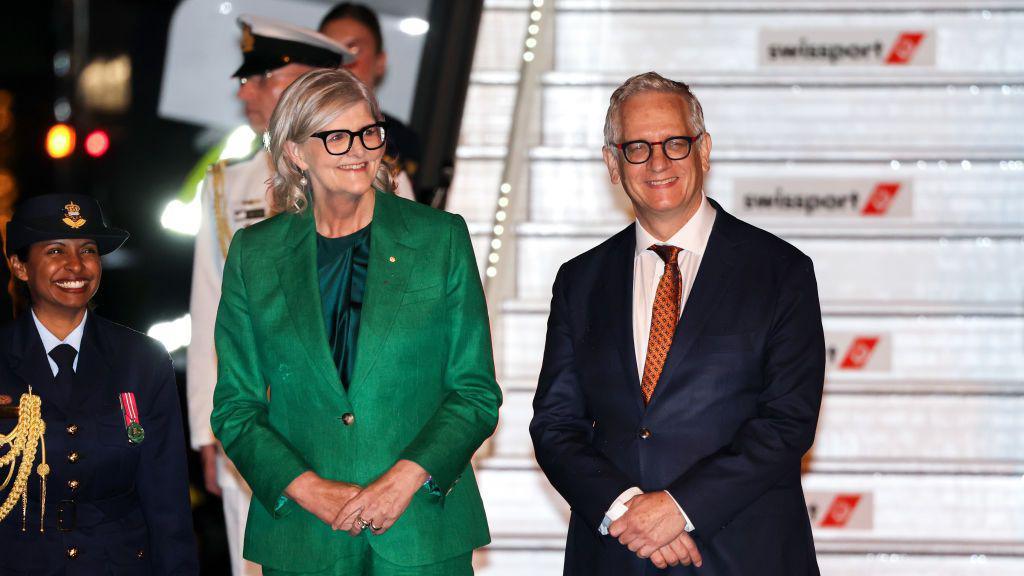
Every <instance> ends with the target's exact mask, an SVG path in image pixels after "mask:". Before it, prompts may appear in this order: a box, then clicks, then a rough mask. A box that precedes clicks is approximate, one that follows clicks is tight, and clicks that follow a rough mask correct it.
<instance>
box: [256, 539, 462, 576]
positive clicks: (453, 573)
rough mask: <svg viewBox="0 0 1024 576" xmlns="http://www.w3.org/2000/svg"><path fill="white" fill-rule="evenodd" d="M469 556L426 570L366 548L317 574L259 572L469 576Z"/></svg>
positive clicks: (290, 575) (268, 573) (268, 572)
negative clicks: (384, 556)
mask: <svg viewBox="0 0 1024 576" xmlns="http://www.w3.org/2000/svg"><path fill="white" fill-rule="evenodd" d="M472 574H473V553H472V552H470V553H468V554H463V555H462V556H456V557H455V558H451V559H448V560H444V561H442V562H438V563H437V564H428V565H426V566H399V565H398V564H392V563H391V562H388V561H387V560H385V559H383V558H381V557H380V556H378V555H377V554H376V553H375V552H374V551H373V548H372V547H370V545H369V544H367V545H366V546H365V547H364V549H363V554H362V556H355V557H346V558H342V559H341V560H338V562H337V563H335V564H334V566H330V567H328V568H326V569H324V570H322V571H320V572H289V571H287V570H272V569H270V568H263V576H472Z"/></svg>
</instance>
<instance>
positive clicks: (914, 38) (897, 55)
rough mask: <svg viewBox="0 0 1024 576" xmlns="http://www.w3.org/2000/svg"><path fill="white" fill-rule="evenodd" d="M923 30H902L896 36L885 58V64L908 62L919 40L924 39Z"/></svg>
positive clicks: (919, 43)
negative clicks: (902, 31)
mask: <svg viewBox="0 0 1024 576" xmlns="http://www.w3.org/2000/svg"><path fill="white" fill-rule="evenodd" d="M924 36H925V34H924V32H904V33H902V34H900V35H899V37H898V38H896V41H895V42H893V44H892V49H890V50H889V55H888V56H886V58H885V63H886V64H890V65H891V64H909V63H910V61H911V59H913V57H914V53H915V52H917V48H918V46H920V45H921V40H924Z"/></svg>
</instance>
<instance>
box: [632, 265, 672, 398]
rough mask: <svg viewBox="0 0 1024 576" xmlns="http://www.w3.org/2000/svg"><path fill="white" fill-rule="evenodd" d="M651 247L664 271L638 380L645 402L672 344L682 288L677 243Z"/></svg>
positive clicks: (655, 300) (652, 392)
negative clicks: (662, 261) (642, 367)
mask: <svg viewBox="0 0 1024 576" xmlns="http://www.w3.org/2000/svg"><path fill="white" fill-rule="evenodd" d="M648 250H653V251H654V252H655V253H656V254H657V255H658V256H660V257H661V259H662V260H664V261H665V273H664V274H663V275H662V276H661V280H660V281H659V282H658V291H657V292H656V293H655V294H654V309H653V310H652V313H651V336H650V338H649V339H648V340H647V359H646V360H644V377H643V379H642V380H640V393H641V394H643V395H644V405H645V406H646V405H647V403H649V402H650V401H651V395H653V394H654V387H655V386H657V385H658V378H659V377H661V369H662V368H664V366H665V357H667V356H668V349H669V348H671V347H672V335H673V334H675V331H676V324H677V323H678V322H679V300H680V298H679V295H680V293H681V292H682V289H683V282H682V280H683V279H682V274H680V272H679V262H678V258H679V252H680V250H681V248H677V247H676V246H666V245H655V246H651V247H650V248H648Z"/></svg>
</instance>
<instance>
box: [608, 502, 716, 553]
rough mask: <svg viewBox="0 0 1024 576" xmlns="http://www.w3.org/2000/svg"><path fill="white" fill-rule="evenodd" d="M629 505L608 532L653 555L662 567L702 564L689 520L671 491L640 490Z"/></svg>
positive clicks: (627, 545) (623, 542)
mask: <svg viewBox="0 0 1024 576" xmlns="http://www.w3.org/2000/svg"><path fill="white" fill-rule="evenodd" d="M626 507H627V508H629V510H627V511H626V513H625V514H623V515H622V516H621V517H620V518H619V519H618V520H616V521H614V522H612V523H611V526H609V527H608V534H610V535H611V536H613V537H615V538H618V539H619V542H621V543H622V545H624V546H626V547H627V548H629V550H630V551H631V552H635V553H636V555H637V556H639V557H640V558H650V559H651V562H653V563H654V564H655V566H657V567H658V568H666V567H668V566H676V565H679V564H683V565H686V566H689V565H690V564H691V563H692V564H693V565H694V566H697V567H698V568H699V567H700V566H701V563H702V560H701V556H700V551H698V550H697V545H696V543H694V541H693V538H691V537H690V535H689V534H687V533H686V530H685V527H686V521H685V520H684V519H683V515H682V514H680V513H679V507H678V506H676V503H675V500H673V499H672V497H671V496H670V495H669V494H668V493H666V492H651V493H648V494H640V495H638V496H634V497H633V498H631V499H630V500H629V501H628V502H626Z"/></svg>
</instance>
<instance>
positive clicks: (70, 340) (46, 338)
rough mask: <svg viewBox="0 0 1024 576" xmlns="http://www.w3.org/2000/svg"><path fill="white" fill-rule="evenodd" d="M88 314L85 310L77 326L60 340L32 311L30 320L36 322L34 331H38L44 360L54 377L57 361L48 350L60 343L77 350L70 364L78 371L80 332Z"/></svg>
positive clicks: (82, 331) (80, 345)
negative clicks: (44, 354)
mask: <svg viewBox="0 0 1024 576" xmlns="http://www.w3.org/2000/svg"><path fill="white" fill-rule="evenodd" d="M88 316H89V313H88V312H86V313H85V316H82V321H81V322H79V323H78V326H75V329H74V330H72V331H71V333H70V334H68V337H67V338H65V339H63V340H61V339H60V338H57V337H56V336H54V335H53V332H50V331H49V330H47V329H46V326H43V323H42V322H40V321H39V317H38V316H36V311H35V310H33V311H32V321H33V322H35V324H36V332H39V339H40V340H42V341H43V350H46V361H47V362H49V363H50V371H51V372H53V376H54V377H55V378H56V377H57V363H56V362H55V361H54V360H53V358H50V352H52V351H53V349H54V348H56V347H57V346H60V345H61V344H69V345H70V346H71V347H72V348H74V349H75V352H77V354H75V361H74V362H73V363H72V364H71V369H72V370H74V371H75V372H78V358H79V356H81V351H82V334H84V333H85V319H86V317H88Z"/></svg>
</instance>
